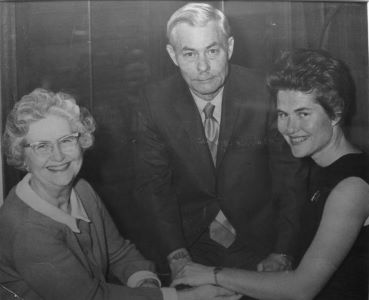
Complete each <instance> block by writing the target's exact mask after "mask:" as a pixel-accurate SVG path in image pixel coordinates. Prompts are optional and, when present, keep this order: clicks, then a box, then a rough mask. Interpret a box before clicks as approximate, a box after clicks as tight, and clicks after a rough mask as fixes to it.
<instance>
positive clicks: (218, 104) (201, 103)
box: [190, 87, 224, 124]
mask: <svg viewBox="0 0 369 300" xmlns="http://www.w3.org/2000/svg"><path fill="white" fill-rule="evenodd" d="M223 89H224V87H222V88H221V90H220V91H219V93H218V95H216V96H215V97H214V99H212V100H211V101H206V100H203V99H201V98H200V97H199V96H197V95H195V94H194V93H193V92H192V91H191V90H190V92H191V94H192V97H193V99H194V100H195V103H196V106H197V109H198V110H199V113H200V115H201V119H202V121H204V120H205V113H204V112H203V109H204V107H205V105H206V104H208V103H209V102H210V103H211V104H213V105H215V108H214V112H213V117H214V118H215V120H217V121H218V123H219V124H220V119H221V115H222V98H223Z"/></svg>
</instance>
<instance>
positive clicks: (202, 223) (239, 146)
mask: <svg viewBox="0 0 369 300" xmlns="http://www.w3.org/2000/svg"><path fill="white" fill-rule="evenodd" d="M264 81H265V80H264V78H263V77H259V76H257V75H256V74H255V73H253V72H251V71H250V70H247V69H245V68H242V67H239V66H234V65H232V66H231V68H230V74H229V76H228V78H227V81H226V83H225V87H224V93H223V102H222V119H221V124H220V136H219V145H218V151H217V164H216V167H215V166H214V165H213V162H212V158H211V154H210V151H209V149H208V146H207V142H206V138H205V134H204V129H203V125H202V121H201V116H200V114H199V112H198V109H197V106H196V104H195V102H194V100H193V98H192V96H191V93H190V91H189V89H188V87H187V85H186V83H185V82H184V80H183V79H182V77H181V75H180V74H176V75H175V76H173V77H171V78H169V79H167V80H165V81H163V82H161V83H159V84H158V85H155V86H151V87H148V88H147V89H146V91H145V93H144V95H143V99H142V101H143V102H142V106H143V107H142V111H141V112H140V117H139V123H140V126H141V128H140V133H139V137H138V142H137V161H136V166H137V174H136V175H137V186H136V199H137V201H139V202H140V203H141V204H142V209H144V211H145V213H146V220H145V222H146V223H147V224H149V226H150V229H151V230H153V232H155V233H156V238H157V239H158V246H159V248H160V250H161V254H162V255H165V256H166V255H168V254H169V253H170V252H171V251H173V250H175V249H178V248H180V247H189V246H190V245H191V243H193V242H194V241H195V240H196V238H197V237H198V236H199V235H200V234H201V233H202V232H203V231H204V230H206V229H207V227H208V226H209V224H210V223H211V221H212V220H213V219H214V217H215V216H216V215H217V213H218V212H219V209H222V211H223V212H224V214H225V215H226V217H227V218H228V219H229V221H230V222H231V223H232V225H233V226H234V227H235V229H236V231H237V237H238V238H239V239H240V240H242V241H244V242H245V243H246V244H247V245H248V246H249V247H250V250H253V251H271V252H277V253H291V251H292V249H293V248H294V244H295V243H296V233H297V232H298V229H299V224H298V223H299V221H298V220H299V214H300V202H301V201H300V199H301V198H302V197H303V196H304V195H303V191H304V190H303V187H304V179H305V175H304V170H303V168H302V167H301V164H300V162H299V161H298V160H296V159H293V158H292V156H291V154H290V150H289V148H288V146H287V145H286V143H285V142H284V140H283V138H282V136H281V135H280V134H279V133H278V132H277V131H276V129H275V128H273V127H272V126H271V105H270V97H269V96H268V94H267V93H266V91H265V86H264ZM267 253H269V252H267Z"/></svg>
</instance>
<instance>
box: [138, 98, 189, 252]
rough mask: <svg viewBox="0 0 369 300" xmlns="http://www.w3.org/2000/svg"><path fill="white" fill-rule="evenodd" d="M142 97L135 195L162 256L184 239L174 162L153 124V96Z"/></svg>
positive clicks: (180, 244)
mask: <svg viewBox="0 0 369 300" xmlns="http://www.w3.org/2000/svg"><path fill="white" fill-rule="evenodd" d="M141 100H142V102H141V105H140V109H139V113H138V127H139V130H138V136H137V148H136V162H135V166H136V187H135V198H136V201H137V202H138V203H140V208H141V211H142V215H143V216H145V223H146V229H147V231H146V233H145V234H146V235H148V234H150V232H151V233H152V234H153V236H154V237H155V240H156V241H157V245H155V246H157V247H159V251H160V254H161V255H162V257H161V258H162V259H163V258H165V257H167V255H168V254H169V253H171V252H172V251H174V250H176V249H179V248H184V247H185V241H184V237H183V232H182V225H181V217H180V212H179V204H178V201H177V197H176V195H175V191H174V188H173V184H172V181H173V173H172V169H173V165H172V163H171V161H172V160H171V154H170V151H169V147H168V143H167V142H166V139H165V137H164V134H163V133H162V132H160V131H159V130H158V128H157V125H156V124H154V121H153V116H152V111H151V109H150V106H149V102H150V100H151V99H147V98H146V96H145V95H144V94H143V95H142V97H141ZM153 105H155V104H153ZM153 246H154V245H153Z"/></svg>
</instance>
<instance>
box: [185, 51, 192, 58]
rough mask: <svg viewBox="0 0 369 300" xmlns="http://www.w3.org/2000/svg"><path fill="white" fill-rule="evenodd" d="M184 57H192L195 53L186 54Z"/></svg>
mask: <svg viewBox="0 0 369 300" xmlns="http://www.w3.org/2000/svg"><path fill="white" fill-rule="evenodd" d="M183 56H184V57H192V56H193V52H184V53H183Z"/></svg>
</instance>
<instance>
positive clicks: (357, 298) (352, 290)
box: [301, 153, 369, 300]
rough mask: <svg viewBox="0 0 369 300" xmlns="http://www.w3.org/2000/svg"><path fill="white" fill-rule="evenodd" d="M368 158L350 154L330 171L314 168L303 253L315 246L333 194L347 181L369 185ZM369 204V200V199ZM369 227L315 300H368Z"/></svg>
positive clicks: (336, 163)
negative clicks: (315, 240)
mask: <svg viewBox="0 0 369 300" xmlns="http://www.w3.org/2000/svg"><path fill="white" fill-rule="evenodd" d="M368 161H369V160H368V157H367V155H366V154H364V153H355V154H347V155H344V156H342V157H341V158H339V159H338V160H336V161H335V162H334V163H332V164H331V165H329V166H327V167H324V168H322V167H319V166H318V165H316V164H313V166H312V168H311V172H310V183H309V198H308V201H306V203H305V207H304V211H303V219H302V228H303V232H302V252H301V253H304V252H305V251H306V250H307V248H308V247H309V245H310V244H311V242H312V240H313V238H314V236H315V233H316V231H317V229H318V227H319V223H320V220H321V217H322V213H323V209H324V204H325V201H326V200H327V197H328V195H329V193H330V191H331V190H332V189H333V188H334V187H335V186H336V185H337V184H338V183H339V182H340V181H341V180H343V179H345V178H347V177H351V176H355V177H360V178H362V179H363V180H365V181H366V182H368V178H369V176H368V171H369V164H368ZM368 201H369V199H368ZM368 244H369V226H368V225H367V226H364V227H363V228H362V229H361V231H360V234H359V236H358V238H357V239H356V241H355V243H354V245H353V247H352V249H351V251H350V252H349V253H348V255H347V257H346V258H345V259H344V261H343V263H342V264H341V266H340V267H339V268H338V269H337V271H336V272H335V273H334V274H333V276H332V278H331V279H330V280H329V281H328V283H327V284H326V286H325V287H324V288H323V290H322V291H321V292H320V293H319V294H318V295H317V296H316V297H315V298H314V299H315V300H368V267H369V264H368V259H369V252H368V251H369V247H368Z"/></svg>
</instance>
